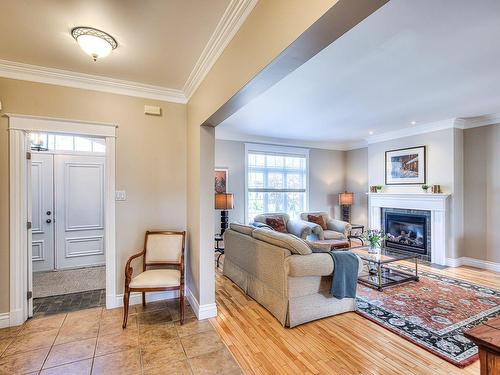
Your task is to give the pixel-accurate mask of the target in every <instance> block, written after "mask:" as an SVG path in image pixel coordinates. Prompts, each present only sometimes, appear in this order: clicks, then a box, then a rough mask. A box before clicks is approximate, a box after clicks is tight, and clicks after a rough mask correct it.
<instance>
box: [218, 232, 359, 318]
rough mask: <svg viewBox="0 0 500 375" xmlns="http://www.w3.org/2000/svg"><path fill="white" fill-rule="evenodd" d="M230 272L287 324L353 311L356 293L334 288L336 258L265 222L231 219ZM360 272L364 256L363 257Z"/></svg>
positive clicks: (226, 264)
mask: <svg viewBox="0 0 500 375" xmlns="http://www.w3.org/2000/svg"><path fill="white" fill-rule="evenodd" d="M224 245H225V258H224V271H223V273H224V275H225V276H227V277H228V278H229V279H231V280H232V281H233V282H234V283H235V284H236V285H238V286H239V287H240V288H241V289H243V291H244V292H245V293H246V294H248V295H249V296H250V297H252V298H253V299H255V300H256V301H257V302H259V303H260V304H261V305H262V306H264V307H265V308H266V309H267V310H269V312H271V314H273V315H274V316H275V317H276V318H277V319H278V320H279V321H280V322H281V324H282V325H283V326H288V327H294V326H297V325H299V324H302V323H306V322H309V321H312V320H315V319H320V318H324V317H327V316H331V315H336V314H340V313H344V312H347V311H353V310H354V309H355V306H356V304H355V300H354V298H344V299H341V300H339V299H336V298H335V297H333V296H332V295H331V294H330V288H331V282H332V272H333V271H334V269H333V268H334V267H333V260H332V257H331V256H330V254H327V253H312V251H311V249H310V248H309V246H308V245H307V244H306V242H304V241H303V240H302V239H300V238H297V237H296V236H293V235H290V234H284V233H279V232H275V231H272V230H269V229H265V228H257V229H256V228H254V227H252V226H246V225H240V224H231V225H230V228H229V229H228V230H226V232H225V233H224ZM359 265H360V267H359V272H361V269H362V262H361V260H359Z"/></svg>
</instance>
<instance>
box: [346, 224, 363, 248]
mask: <svg viewBox="0 0 500 375" xmlns="http://www.w3.org/2000/svg"><path fill="white" fill-rule="evenodd" d="M359 229H361V232H360V233H358V232H357V231H358V230H359ZM353 231H356V232H354V233H353ZM364 231H365V226H364V225H362V224H351V230H350V231H349V234H348V235H347V239H348V240H349V246H350V245H351V239H352V238H355V239H357V240H359V241H361V245H363V240H362V239H361V238H360V235H361V234H362V233H363V232H364Z"/></svg>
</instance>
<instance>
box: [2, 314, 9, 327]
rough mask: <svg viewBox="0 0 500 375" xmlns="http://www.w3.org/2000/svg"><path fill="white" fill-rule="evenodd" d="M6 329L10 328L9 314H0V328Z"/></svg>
mask: <svg viewBox="0 0 500 375" xmlns="http://www.w3.org/2000/svg"><path fill="white" fill-rule="evenodd" d="M7 327H10V314H9V313H8V312H6V313H0V328H7Z"/></svg>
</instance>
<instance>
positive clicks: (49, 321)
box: [19, 314, 66, 335]
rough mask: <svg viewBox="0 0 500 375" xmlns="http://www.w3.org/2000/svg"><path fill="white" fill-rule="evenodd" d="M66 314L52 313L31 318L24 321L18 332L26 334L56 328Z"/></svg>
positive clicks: (60, 324)
mask: <svg viewBox="0 0 500 375" xmlns="http://www.w3.org/2000/svg"><path fill="white" fill-rule="evenodd" d="M65 318H66V314H58V315H52V316H49V317H43V318H33V319H30V320H28V321H27V322H26V323H24V327H23V329H22V330H21V332H20V333H19V334H20V335H27V334H30V333H35V332H44V331H50V330H53V329H58V328H60V327H61V326H62V324H63V322H64V319H65Z"/></svg>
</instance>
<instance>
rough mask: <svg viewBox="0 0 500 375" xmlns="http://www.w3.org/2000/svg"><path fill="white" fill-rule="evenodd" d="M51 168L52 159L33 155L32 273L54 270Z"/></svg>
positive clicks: (41, 155)
mask: <svg viewBox="0 0 500 375" xmlns="http://www.w3.org/2000/svg"><path fill="white" fill-rule="evenodd" d="M53 165H54V164H53V155H51V154H40V153H32V160H31V215H32V217H31V222H32V223H31V225H32V227H31V228H32V230H31V232H32V242H31V244H32V261H33V272H37V271H49V270H53V269H54V220H53V212H54V202H53V199H54V180H53V178H54V177H53V176H54V173H53ZM47 221H50V222H47Z"/></svg>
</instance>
